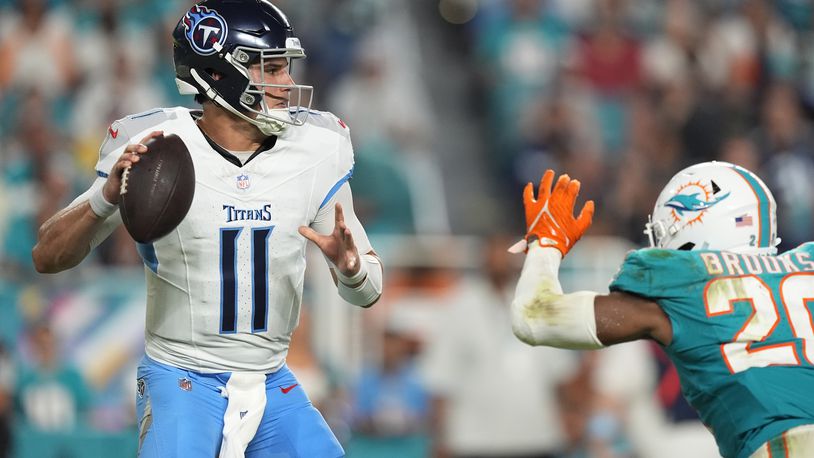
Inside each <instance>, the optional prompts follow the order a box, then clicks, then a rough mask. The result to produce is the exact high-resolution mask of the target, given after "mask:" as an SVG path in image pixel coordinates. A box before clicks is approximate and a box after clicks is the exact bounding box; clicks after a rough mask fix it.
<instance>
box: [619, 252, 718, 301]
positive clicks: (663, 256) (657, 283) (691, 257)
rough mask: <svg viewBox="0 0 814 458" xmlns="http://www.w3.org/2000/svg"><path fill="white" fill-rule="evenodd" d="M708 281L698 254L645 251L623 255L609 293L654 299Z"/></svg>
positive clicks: (707, 275)
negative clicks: (624, 293) (629, 294)
mask: <svg viewBox="0 0 814 458" xmlns="http://www.w3.org/2000/svg"><path fill="white" fill-rule="evenodd" d="M708 278H709V274H708V273H707V271H706V269H705V268H704V263H703V261H702V259H701V257H700V254H699V252H696V251H678V250H663V249H660V248H645V249H641V250H635V251H631V252H630V253H628V254H627V256H626V257H625V261H624V262H623V263H622V266H621V267H620V268H619V271H618V272H617V273H616V276H615V277H614V278H613V281H611V284H610V290H611V291H622V292H627V293H632V294H636V295H639V296H643V297H647V298H654V299H655V298H661V297H670V296H673V295H681V294H685V293H686V288H687V287H689V286H691V285H694V284H699V283H703V282H706V280H707V279H708Z"/></svg>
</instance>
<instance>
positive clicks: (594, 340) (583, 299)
mask: <svg viewBox="0 0 814 458" xmlns="http://www.w3.org/2000/svg"><path fill="white" fill-rule="evenodd" d="M561 258H562V255H561V253H560V251H559V250H557V249H555V248H550V247H541V246H539V245H538V244H536V243H533V244H532V246H531V247H530V249H529V252H528V255H527V256H526V261H525V264H524V266H523V272H522V273H521V276H520V281H519V282H518V284H517V290H516V293H515V299H514V301H513V302H512V329H513V331H514V334H515V335H516V336H517V337H518V338H519V339H520V340H522V341H524V342H526V343H528V344H530V345H547V346H553V347H560V348H571V349H597V348H602V347H604V346H606V345H613V344H617V343H621V342H627V341H630V340H637V339H642V338H652V339H655V340H657V341H658V342H660V343H662V344H664V345H667V344H669V343H670V341H671V339H672V326H671V324H670V320H669V318H668V317H667V315H666V314H665V313H664V311H662V309H661V307H659V305H658V304H657V303H655V302H653V301H649V300H647V299H644V298H641V297H638V296H634V295H631V294H626V293H619V292H615V293H611V294H609V295H599V294H597V293H595V292H591V291H580V292H575V293H569V294H563V292H562V288H561V287H560V282H559V279H558V275H557V273H558V271H559V266H560V260H561Z"/></svg>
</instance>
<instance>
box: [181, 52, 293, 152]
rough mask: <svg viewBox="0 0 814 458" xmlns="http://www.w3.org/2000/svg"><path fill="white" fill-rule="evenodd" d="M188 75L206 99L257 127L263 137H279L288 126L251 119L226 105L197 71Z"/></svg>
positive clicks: (270, 120)
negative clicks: (198, 86) (202, 89)
mask: <svg viewBox="0 0 814 458" xmlns="http://www.w3.org/2000/svg"><path fill="white" fill-rule="evenodd" d="M189 73H190V75H192V78H194V79H195V82H197V83H198V84H199V85H200V86H201V87H202V88H204V90H205V91H204V94H203V95H205V96H206V97H208V98H209V99H210V100H212V101H213V102H215V103H217V104H218V106H220V107H222V108H224V109H226V110H229V112H231V113H232V114H234V115H235V116H237V117H239V118H240V119H243V120H244V121H246V122H249V123H250V124H252V125H254V126H255V127H257V129H258V130H260V132H262V133H263V135H266V136H270V135H280V134H282V133H283V132H284V131H285V129H286V127H288V124H286V123H285V122H283V121H278V120H276V119H270V118H269V119H252V118H250V117H248V116H246V115H245V114H243V113H241V112H240V111H239V110H237V109H235V108H234V107H233V106H231V105H229V104H228V103H226V100H225V99H224V98H223V97H221V96H220V94H218V91H216V90H215V89H214V88H213V87H212V86H210V85H209V84H208V83H207V82H206V81H205V80H204V79H203V78H201V75H199V74H198V71H197V70H195V69H194V68H191V69H190V70H189Z"/></svg>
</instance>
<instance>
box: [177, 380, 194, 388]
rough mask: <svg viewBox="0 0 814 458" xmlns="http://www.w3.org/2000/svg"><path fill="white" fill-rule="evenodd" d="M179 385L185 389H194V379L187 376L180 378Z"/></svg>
mask: <svg viewBox="0 0 814 458" xmlns="http://www.w3.org/2000/svg"><path fill="white" fill-rule="evenodd" d="M178 387H179V388H181V389H182V390H184V391H192V381H191V380H190V379H188V378H186V377H184V378H179V379H178Z"/></svg>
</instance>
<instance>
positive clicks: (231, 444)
mask: <svg viewBox="0 0 814 458" xmlns="http://www.w3.org/2000/svg"><path fill="white" fill-rule="evenodd" d="M223 395H224V396H226V397H227V398H229V403H228V404H227V405H226V413H225V414H223V443H222V444H221V446H220V458H243V454H244V452H245V451H246V447H248V446H249V442H251V440H252V439H253V438H254V435H255V433H257V428H258V426H260V420H262V419H263V412H264V411H265V410H266V375H265V374H256V373H248V372H233V373H232V375H231V376H230V377H229V381H228V382H227V383H226V388H224V389H223Z"/></svg>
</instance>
